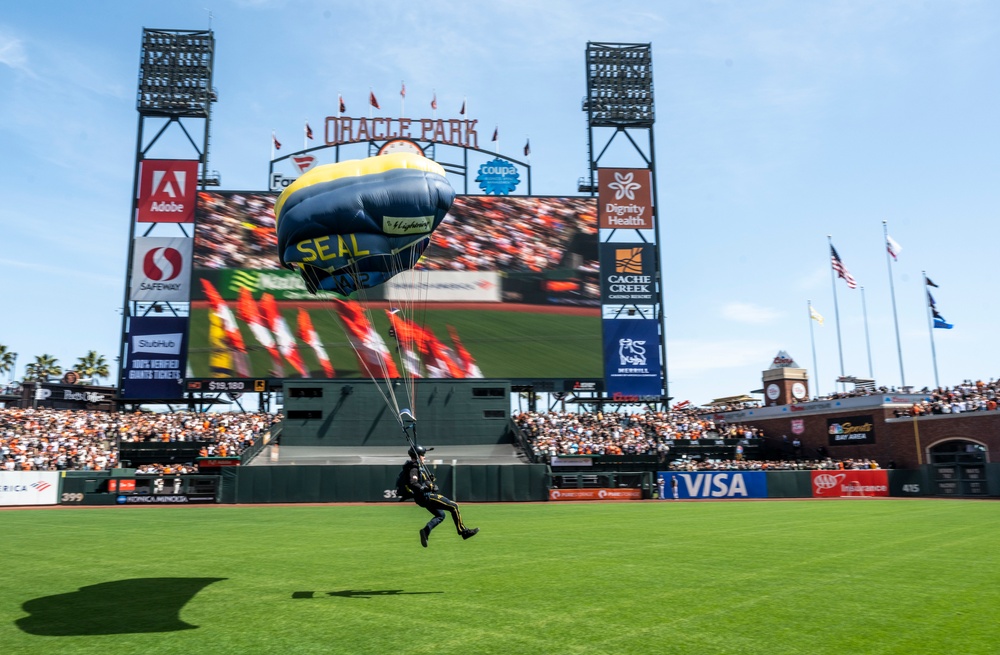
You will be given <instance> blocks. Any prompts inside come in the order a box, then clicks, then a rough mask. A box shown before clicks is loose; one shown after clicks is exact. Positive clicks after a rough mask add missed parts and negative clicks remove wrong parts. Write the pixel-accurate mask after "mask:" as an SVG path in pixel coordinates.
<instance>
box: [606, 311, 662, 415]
mask: <svg viewBox="0 0 1000 655" xmlns="http://www.w3.org/2000/svg"><path fill="white" fill-rule="evenodd" d="M602 323H603V326H604V378H605V388H606V389H607V392H608V394H609V395H611V396H615V395H616V394H617V395H618V396H619V397H622V398H623V401H624V400H627V399H628V397H635V399H636V400H642V399H644V398H652V397H656V398H659V397H660V395H661V394H662V390H661V389H662V381H661V379H660V332H659V321H656V320H654V319H602Z"/></svg>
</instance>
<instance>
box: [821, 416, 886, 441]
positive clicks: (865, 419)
mask: <svg viewBox="0 0 1000 655" xmlns="http://www.w3.org/2000/svg"><path fill="white" fill-rule="evenodd" d="M826 431H827V434H829V435H830V437H829V444H830V445H831V446H857V445H861V444H870V443H875V423H874V421H872V417H871V415H870V414H869V415H868V416H839V417H837V418H828V419H826Z"/></svg>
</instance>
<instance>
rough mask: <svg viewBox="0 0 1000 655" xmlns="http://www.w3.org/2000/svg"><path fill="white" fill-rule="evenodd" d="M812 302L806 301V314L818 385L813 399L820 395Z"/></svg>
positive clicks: (814, 371) (814, 373) (814, 372)
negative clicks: (807, 315)
mask: <svg viewBox="0 0 1000 655" xmlns="http://www.w3.org/2000/svg"><path fill="white" fill-rule="evenodd" d="M812 306H813V305H812V301H811V300H807V301H806V313H807V314H809V341H810V342H811V343H812V351H813V377H814V378H815V381H816V384H815V389H813V397H814V398H818V397H819V395H820V393H819V367H818V366H816V335H815V334H814V332H813V320H815V319H813V308H812Z"/></svg>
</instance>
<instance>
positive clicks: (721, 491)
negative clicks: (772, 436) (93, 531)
mask: <svg viewBox="0 0 1000 655" xmlns="http://www.w3.org/2000/svg"><path fill="white" fill-rule="evenodd" d="M431 471H432V473H433V474H434V475H435V476H436V477H437V482H438V486H439V487H440V489H441V491H442V493H444V494H445V495H447V496H449V497H451V498H453V499H455V500H457V501H459V502H524V501H532V502H540V501H548V500H578V499H585V498H586V499H594V500H602V499H607V498H624V497H628V498H633V497H639V498H666V499H670V498H672V496H673V494H672V493H671V484H670V480H671V478H672V477H676V478H677V479H678V496H679V497H680V498H682V499H708V500H739V499H748V498H762V499H763V498H819V497H826V498H844V497H878V496H885V497H927V496H936V497H955V498H970V497H976V498H998V497H1000V463H993V464H987V465H986V475H985V478H986V479H985V480H984V482H985V484H986V487H987V493H986V494H978V495H969V494H962V493H942V489H950V488H951V487H942V486H941V485H940V484H939V478H936V476H935V468H934V467H933V466H924V467H923V468H921V469H917V470H911V469H893V470H871V471H772V472H768V473H764V472H761V471H703V472H688V471H669V472H667V471H664V472H661V473H659V474H655V475H654V474H652V473H651V472H648V471H646V472H644V471H639V472H632V473H623V472H617V471H616V472H601V473H598V472H590V473H586V472H580V471H577V472H564V471H553V470H552V469H550V468H549V467H548V466H546V465H543V464H525V465H522V466H509V465H479V466H471V465H470V466H462V465H449V464H443V465H437V466H431ZM398 472H399V467H398V466H395V465H392V466H388V465H384V466H252V467H247V466H229V467H223V468H222V469H221V471H220V474H219V475H205V474H199V475H179V476H165V477H157V476H152V475H136V473H135V470H134V469H114V470H112V471H63V472H59V473H57V472H27V473H25V474H18V475H13V474H9V473H7V472H0V487H2V486H3V485H5V484H6V485H8V486H9V487H12V489H11V490H10V491H11V492H12V493H17V494H21V493H22V491H21V487H26V488H28V489H31V486H30V485H31V484H34V482H33V481H35V480H36V479H38V480H45V481H48V480H50V479H51V480H52V482H51V483H49V484H50V487H46V489H45V490H44V491H45V492H46V495H45V497H44V499H41V498H39V499H36V498H34V497H33V496H32V497H29V495H28V492H27V491H25V492H24V496H23V498H20V499H19V500H18V502H17V503H8V504H17V505H37V504H53V500H55V502H57V503H58V504H60V505H177V504H210V503H228V504H233V503H239V504H266V503H344V502H366V503H367V502H395V501H396V498H395V490H394V483H395V479H396V475H397V473H398ZM29 478H30V479H29ZM658 478H663V482H662V483H659V484H658ZM817 480H818V481H819V483H817ZM14 486H16V487H17V489H13V487H14ZM55 489H57V491H56V492H55V495H54V496H53V490H55ZM553 489H555V490H559V491H562V492H564V493H562V494H559V497H558V498H553V496H552V494H551V493H550V491H552V490H553ZM602 490H603V491H604V493H603V494H602V493H600V492H601V491H602ZM627 490H637V491H638V492H639V493H638V494H635V493H634V492H632V491H630V492H629V493H628V494H625V495H624V496H622V495H621V492H623V491H627ZM584 491H586V493H584ZM566 492H569V493H566ZM591 492H594V493H591ZM30 493H32V494H33V493H35V492H34V490H33V489H31V492H30Z"/></svg>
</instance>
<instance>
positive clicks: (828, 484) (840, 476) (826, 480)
mask: <svg viewBox="0 0 1000 655" xmlns="http://www.w3.org/2000/svg"><path fill="white" fill-rule="evenodd" d="M812 490H813V498H846V497H851V496H855V497H858V496H888V495H889V474H888V473H887V472H886V471H885V470H883V469H875V470H872V469H859V470H854V469H847V470H844V471H813V472H812Z"/></svg>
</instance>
